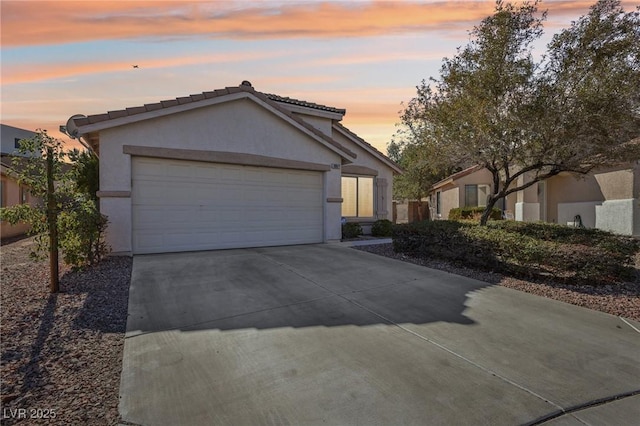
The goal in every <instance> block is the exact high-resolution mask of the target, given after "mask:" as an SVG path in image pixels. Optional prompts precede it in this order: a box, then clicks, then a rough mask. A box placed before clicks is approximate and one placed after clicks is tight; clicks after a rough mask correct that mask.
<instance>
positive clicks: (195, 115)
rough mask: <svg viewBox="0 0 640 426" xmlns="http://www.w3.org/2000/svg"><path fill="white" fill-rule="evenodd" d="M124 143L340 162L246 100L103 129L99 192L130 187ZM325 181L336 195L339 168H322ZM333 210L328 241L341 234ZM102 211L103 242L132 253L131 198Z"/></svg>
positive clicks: (108, 203) (104, 203) (112, 201)
mask: <svg viewBox="0 0 640 426" xmlns="http://www.w3.org/2000/svg"><path fill="white" fill-rule="evenodd" d="M124 145H131V146H145V147H160V148H173V149H185V150H200V151H203V150H204V151H206V150H211V151H223V152H234V153H245V154H253V155H261V156H266V157H273V158H280V159H287V160H295V161H303V162H314V163H320V164H326V165H328V166H330V165H332V164H338V165H339V164H341V162H342V161H341V158H340V156H339V155H338V154H337V153H335V152H333V151H331V150H330V149H328V148H327V147H325V146H323V145H322V144H321V143H320V142H318V141H316V140H314V139H312V138H311V137H310V136H309V135H307V134H305V133H304V132H302V131H300V130H298V129H296V128H295V127H293V126H292V125H291V124H290V123H287V122H286V121H285V120H283V119H281V118H280V117H277V116H276V115H274V114H272V113H270V112H268V111H267V110H265V109H264V108H263V107H261V106H259V105H257V104H256V103H255V102H253V101H251V100H249V99H241V100H236V101H231V102H227V103H223V104H219V105H213V106H209V107H206V108H200V109H195V110H191V111H186V112H182V113H176V114H174V115H168V116H164V117H161V118H155V119H150V120H146V121H141V122H136V123H131V124H128V125H124V126H120V127H115V128H111V129H106V130H103V131H101V132H100V163H101V167H100V179H101V180H100V190H101V191H131V181H132V176H131V156H130V155H127V154H124V153H123V147H124ZM324 179H325V184H326V188H325V191H326V196H327V197H340V195H341V194H340V188H341V186H340V170H334V169H332V170H330V171H328V172H325V178H324ZM338 206H339V204H338ZM335 208H336V207H335V204H330V205H329V206H327V207H326V215H327V217H326V219H327V220H326V221H325V235H326V238H327V239H329V240H330V239H339V238H340V215H339V213H338V214H337V215H336V214H334V212H333V210H335ZM338 208H339V207H338ZM101 210H102V212H103V213H104V214H106V215H107V216H108V217H109V219H110V223H111V225H110V227H109V228H110V229H109V230H108V232H107V242H108V243H109V244H110V245H111V246H112V249H113V250H114V252H131V250H132V248H131V223H132V222H131V198H130V197H120V198H104V199H101Z"/></svg>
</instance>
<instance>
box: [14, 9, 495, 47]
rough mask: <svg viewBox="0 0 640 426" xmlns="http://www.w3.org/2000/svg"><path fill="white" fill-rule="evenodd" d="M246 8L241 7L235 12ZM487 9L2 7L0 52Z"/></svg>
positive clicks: (318, 28) (407, 19) (405, 27)
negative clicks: (1, 48)
mask: <svg viewBox="0 0 640 426" xmlns="http://www.w3.org/2000/svg"><path fill="white" fill-rule="evenodd" d="M246 4H249V5H250V6H248V7H246V6H245V7H242V5H246ZM493 4H494V3H493V2H492V1H479V2H478V1H475V2H468V1H447V2H444V1H443V2H436V3H423V2H366V3H364V2H356V3H353V2H346V3H334V2H313V3H280V4H278V6H273V5H271V4H270V3H268V2H261V3H242V4H241V5H240V6H238V3H234V2H171V1H166V2H164V1H160V2H156V1H142V2H118V1H112V2H106V1H98V2H75V1H63V2H39V1H3V2H2V6H1V7H2V27H3V28H2V43H3V46H23V45H46V44H60V43H72V42H86V41H92V40H114V39H130V38H141V37H154V38H155V37H167V36H170V37H175V36H185V37H187V36H203V37H213V38H237V39H264V38H268V39H272V38H281V39H288V38H300V37H312V38H327V37H329V38H332V37H361V36H373V35H381V34H389V33H405V32H412V31H420V30H424V29H425V28H434V27H438V26H442V25H444V26H446V25H449V24H450V23H452V22H458V21H463V22H469V21H477V20H479V19H481V18H483V17H484V16H486V15H487V14H489V13H490V12H491V10H492V8H493Z"/></svg>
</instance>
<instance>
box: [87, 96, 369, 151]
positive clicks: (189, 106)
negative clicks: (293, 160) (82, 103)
mask: <svg viewBox="0 0 640 426" xmlns="http://www.w3.org/2000/svg"><path fill="white" fill-rule="evenodd" d="M241 99H249V100H251V101H253V102H256V103H257V104H259V105H261V106H263V107H264V108H266V109H268V110H269V111H271V112H272V113H274V114H275V115H277V116H278V117H280V118H281V119H283V120H285V121H287V122H288V123H289V124H291V125H293V126H294V127H296V128H297V129H298V130H300V131H302V132H303V133H305V134H307V135H308V136H310V137H312V138H313V139H314V140H316V141H318V142H320V143H321V144H322V145H323V146H325V147H327V148H328V149H330V150H331V151H333V152H335V153H337V154H338V155H340V157H342V158H343V160H346V162H351V161H352V160H354V159H355V158H356V154H355V153H353V152H351V151H349V150H348V149H346V148H344V147H339V146H336V145H339V144H338V143H337V142H335V141H334V143H335V145H334V144H332V143H331V142H330V141H327V140H324V138H325V137H326V138H328V136H324V135H319V134H317V133H316V130H315V129H314V128H313V127H312V126H311V125H308V124H307V123H304V121H303V120H301V119H297V118H295V117H293V116H291V115H288V114H287V113H285V112H284V111H282V110H281V108H284V107H280V106H278V105H274V104H275V101H270V100H269V99H266V101H265V100H264V99H261V97H260V96H257V95H256V92H254V91H253V90H242V91H239V92H236V93H229V94H225V95H221V96H215V97H212V98H209V99H203V100H200V101H198V102H190V103H185V104H178V105H173V106H170V107H165V108H159V109H155V110H152V111H146V112H141V113H138V114H133V115H125V116H122V117H117V118H112V119H108V120H102V121H98V122H96V123H89V124H84V125H82V124H77V123H76V124H77V126H78V136H83V135H88V134H99V132H100V131H102V130H106V129H111V128H114V127H120V126H125V125H128V124H133V123H137V122H140V121H144V120H150V119H153V118H159V117H164V116H168V115H172V114H176V113H180V112H186V111H191V110H194V109H199V108H205V107H208V106H212V105H217V104H222V103H226V102H231V101H236V100H241ZM87 119H88V118H82V119H79V120H83V121H85V120H87ZM96 137H97V136H96Z"/></svg>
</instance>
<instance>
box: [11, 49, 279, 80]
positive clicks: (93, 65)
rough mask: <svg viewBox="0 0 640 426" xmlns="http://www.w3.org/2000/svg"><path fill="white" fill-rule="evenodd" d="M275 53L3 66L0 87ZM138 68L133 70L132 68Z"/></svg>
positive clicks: (254, 58)
mask: <svg viewBox="0 0 640 426" xmlns="http://www.w3.org/2000/svg"><path fill="white" fill-rule="evenodd" d="M274 56H277V54H275V53H267V52H238V53H225V54H215V55H201V56H185V57H168V58H162V59H147V60H141V61H137V60H136V61H126V62H124V61H118V62H113V61H109V62H108V61H102V62H100V61H98V62H96V61H92V62H65V63H51V62H47V63H46V64H40V65H41V66H39V65H38V64H33V63H30V64H18V65H8V64H5V66H4V67H3V70H2V85H3V86H4V85H9V84H20V83H33V82H37V81H45V80H52V79H58V78H69V77H75V76H79V75H89V74H101V73H109V72H123V71H127V72H137V73H142V72H144V70H147V69H161V68H175V67H184V66H189V65H201V64H214V63H215V64H221V63H230V62H243V61H254V60H256V59H261V58H273V57H274ZM134 64H135V65H138V69H133V67H132V65H134Z"/></svg>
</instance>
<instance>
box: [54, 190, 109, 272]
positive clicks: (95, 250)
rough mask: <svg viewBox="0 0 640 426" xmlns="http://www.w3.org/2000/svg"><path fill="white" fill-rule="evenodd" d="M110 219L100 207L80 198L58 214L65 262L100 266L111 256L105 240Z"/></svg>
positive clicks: (75, 264)
mask: <svg viewBox="0 0 640 426" xmlns="http://www.w3.org/2000/svg"><path fill="white" fill-rule="evenodd" d="M107 223H108V221H107V217H106V216H105V215H103V214H101V213H100V211H99V209H98V206H97V204H96V203H95V202H94V201H93V200H91V199H86V198H83V197H79V198H78V199H76V200H74V202H73V203H70V205H68V206H67V208H66V210H64V211H62V212H60V214H59V215H58V230H59V233H60V235H59V238H60V240H59V244H60V248H61V249H62V256H63V259H64V261H65V263H67V264H69V265H73V266H75V267H82V266H86V265H92V264H94V263H97V262H99V261H100V259H102V257H104V256H105V255H107V254H108V253H109V247H108V246H107V244H106V243H105V241H104V233H105V231H106V229H107Z"/></svg>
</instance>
